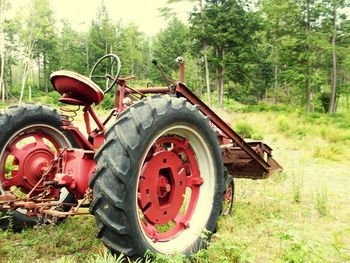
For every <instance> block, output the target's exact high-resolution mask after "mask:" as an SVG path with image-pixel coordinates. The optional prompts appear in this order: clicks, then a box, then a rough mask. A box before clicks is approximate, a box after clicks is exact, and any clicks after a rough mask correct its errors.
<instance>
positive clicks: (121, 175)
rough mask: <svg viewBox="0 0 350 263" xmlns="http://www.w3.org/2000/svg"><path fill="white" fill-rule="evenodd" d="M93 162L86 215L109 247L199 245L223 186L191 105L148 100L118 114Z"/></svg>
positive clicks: (191, 249)
mask: <svg viewBox="0 0 350 263" xmlns="http://www.w3.org/2000/svg"><path fill="white" fill-rule="evenodd" d="M95 158H96V162H97V169H96V172H95V174H94V176H93V178H92V179H91V182H90V186H91V187H92V188H93V194H94V200H93V202H92V205H91V207H90V211H91V213H92V214H94V215H95V218H96V221H97V225H98V227H99V237H100V238H101V239H102V240H103V242H104V244H105V245H106V246H107V247H108V248H109V249H111V250H112V251H113V252H122V253H125V254H126V255H128V256H144V253H145V252H146V251H147V250H150V251H151V252H153V253H163V254H168V255H170V254H175V253H182V254H185V255H189V254H191V253H195V252H197V251H198V250H200V249H201V248H202V247H204V246H205V245H206V241H205V240H206V239H207V238H209V237H210V236H211V234H212V233H213V232H214V231H215V230H216V226H217V219H218V217H219V215H220V212H221V209H222V196H223V194H224V185H225V182H224V172H223V163H222V155H221V150H220V147H219V144H218V140H217V137H216V136H215V133H214V132H213V130H212V129H211V127H210V125H209V123H208V120H207V119H206V118H205V117H204V115H203V114H202V113H200V112H199V110H198V108H197V107H195V106H193V105H191V104H190V103H188V102H187V101H186V100H185V99H179V98H174V97H170V96H154V97H148V98H146V99H144V100H142V101H140V102H138V103H136V104H135V105H133V106H132V107H130V108H129V109H127V110H125V111H124V112H123V114H122V115H121V116H120V118H119V119H118V120H117V122H116V123H115V124H114V125H113V126H112V127H111V128H110V129H109V131H108V132H107V133H106V142H105V144H104V145H103V147H101V149H100V150H99V151H98V153H97V154H96V157H95Z"/></svg>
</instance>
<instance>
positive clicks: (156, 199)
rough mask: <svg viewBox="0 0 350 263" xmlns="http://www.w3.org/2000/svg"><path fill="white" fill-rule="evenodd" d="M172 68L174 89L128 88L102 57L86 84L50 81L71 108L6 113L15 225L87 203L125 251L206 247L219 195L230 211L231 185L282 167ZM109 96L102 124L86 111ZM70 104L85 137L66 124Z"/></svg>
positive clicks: (5, 188)
mask: <svg viewBox="0 0 350 263" xmlns="http://www.w3.org/2000/svg"><path fill="white" fill-rule="evenodd" d="M178 62H179V63H180V74H179V75H180V77H179V82H178V83H174V82H172V81H171V80H169V79H168V78H166V80H167V81H168V82H169V85H168V86H165V87H147V88H138V89H136V88H132V87H130V86H128V85H127V80H129V79H131V78H133V77H127V78H122V77H120V76H119V72H120V67H121V63H120V60H119V58H118V57H117V56H116V55H113V54H109V55H106V56H104V57H102V58H101V59H100V60H98V62H97V63H96V64H95V65H94V67H93V69H92V71H91V74H90V76H89V78H87V77H84V76H82V75H79V74H77V73H74V72H71V71H57V72H54V73H53V74H52V75H51V83H52V85H53V87H54V88H55V90H56V91H57V92H59V93H60V94H61V95H62V97H61V98H60V99H59V101H60V102H62V103H64V104H68V105H70V106H69V107H68V106H67V107H62V108H61V111H62V113H61V115H58V114H57V112H56V110H53V109H50V108H48V107H46V106H42V105H33V104H27V105H21V106H14V107H10V108H9V109H7V110H6V111H5V112H3V113H2V114H1V115H0V125H2V127H1V131H0V135H1V136H0V147H2V148H1V149H0V151H1V152H0V167H1V172H0V194H1V195H0V211H2V212H4V213H7V212H8V211H13V216H14V224H15V227H16V226H18V227H19V228H20V227H23V226H26V225H31V224H35V223H37V222H38V221H40V220H42V219H51V220H52V219H54V218H60V217H63V218H64V217H66V216H69V215H79V214H84V213H87V212H85V211H84V209H81V208H82V207H84V206H85V207H86V206H89V209H90V213H92V214H93V215H94V216H95V217H96V222H97V226H98V228H99V234H98V236H99V237H100V238H101V239H102V240H103V242H104V244H105V245H106V246H107V247H108V248H109V249H110V250H111V251H113V252H122V253H125V254H126V255H129V256H143V255H144V253H145V251H146V250H150V251H152V252H159V253H164V254H174V253H183V254H186V255H189V254H190V253H193V252H196V251H198V250H199V249H200V248H201V247H203V246H205V242H203V240H204V237H203V233H204V232H206V233H207V234H206V236H207V237H210V235H211V233H212V232H214V231H215V230H216V222H217V218H218V216H219V215H220V213H221V212H222V210H223V209H222V203H223V199H224V200H226V202H231V208H232V199H233V196H230V195H231V193H233V178H251V179H265V178H268V177H269V175H270V174H272V173H273V172H276V171H280V170H281V167H280V166H279V165H278V163H277V162H276V161H275V160H274V159H273V158H272V150H271V148H270V147H269V146H267V145H266V144H264V143H262V142H246V141H245V140H243V139H242V138H241V137H240V136H239V135H238V134H237V133H236V132H234V131H233V130H232V129H231V128H230V126H229V125H228V124H227V123H226V122H224V121H223V120H222V119H221V118H220V117H219V116H218V115H216V114H215V113H214V112H213V111H212V110H211V109H210V108H209V107H208V106H207V105H206V104H205V103H203V102H202V101H201V100H200V99H199V98H198V97H197V96H196V95H195V94H194V93H192V92H191V91H190V89H189V88H188V87H187V86H186V85H185V83H184V65H185V64H184V61H183V59H179V61H178ZM104 63H105V64H104ZM101 72H102V73H101ZM93 80H94V81H95V82H96V83H101V81H102V82H103V85H104V87H105V90H102V89H101V88H100V86H102V85H101V84H100V86H99V85H97V84H96V83H95V82H94V81H93ZM113 89H114V107H113V109H112V110H111V111H110V113H109V114H108V116H107V118H106V119H105V120H101V119H100V118H99V117H98V116H97V114H96V113H95V111H94V109H93V107H92V105H93V104H95V105H98V104H100V103H101V102H102V101H103V99H104V96H105V94H106V93H107V92H109V91H111V90H113ZM78 109H82V112H83V119H84V123H85V128H86V134H87V135H84V134H83V133H82V132H81V131H80V129H78V128H77V127H76V126H74V125H73V123H72V121H73V119H74V116H75V115H76V113H77V111H78ZM93 127H94V128H93ZM228 178H230V180H229V182H230V183H229V184H228V185H226V186H225V182H228ZM0 218H1V216H0ZM1 220H2V221H3V222H2V223H0V225H1V226H2V227H6V226H7V223H6V222H4V220H3V219H1ZM1 220H0V222H1Z"/></svg>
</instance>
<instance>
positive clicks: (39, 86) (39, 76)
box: [38, 56, 41, 89]
mask: <svg viewBox="0 0 350 263" xmlns="http://www.w3.org/2000/svg"><path fill="white" fill-rule="evenodd" d="M40 78H41V75H40V56H39V57H38V88H39V89H40V88H41V85H40Z"/></svg>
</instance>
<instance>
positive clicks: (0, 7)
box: [0, 0, 5, 103]
mask: <svg viewBox="0 0 350 263" xmlns="http://www.w3.org/2000/svg"><path fill="white" fill-rule="evenodd" d="M4 13H5V1H2V0H0V97H1V101H2V102H3V103H5V82H4V68H5V36H4V29H3V24H4Z"/></svg>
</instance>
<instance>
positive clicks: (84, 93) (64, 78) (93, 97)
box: [50, 70, 104, 105]
mask: <svg viewBox="0 0 350 263" xmlns="http://www.w3.org/2000/svg"><path fill="white" fill-rule="evenodd" d="M50 79H51V83H52V86H53V87H54V88H55V90H57V91H58V93H60V94H61V95H62V97H61V98H60V99H59V101H61V102H63V103H66V104H72V105H91V104H93V103H95V104H96V105H98V104H100V102H101V101H102V100H103V97H104V93H103V91H102V90H101V89H100V87H99V86H97V85H96V84H95V83H94V82H93V81H92V80H91V79H89V78H87V77H85V76H82V75H80V74H78V73H75V72H72V71H68V70H60V71H55V72H53V73H52V74H51V76H50Z"/></svg>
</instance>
